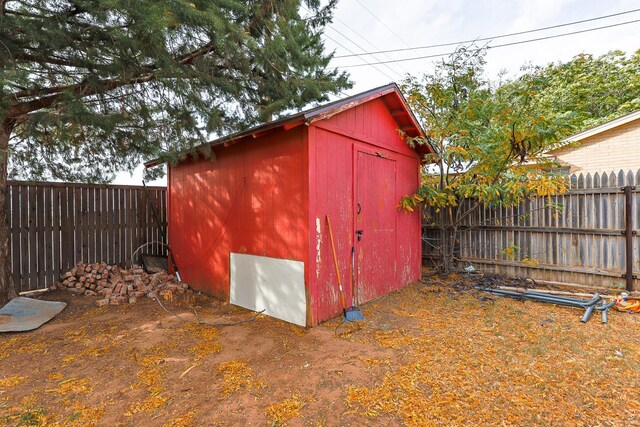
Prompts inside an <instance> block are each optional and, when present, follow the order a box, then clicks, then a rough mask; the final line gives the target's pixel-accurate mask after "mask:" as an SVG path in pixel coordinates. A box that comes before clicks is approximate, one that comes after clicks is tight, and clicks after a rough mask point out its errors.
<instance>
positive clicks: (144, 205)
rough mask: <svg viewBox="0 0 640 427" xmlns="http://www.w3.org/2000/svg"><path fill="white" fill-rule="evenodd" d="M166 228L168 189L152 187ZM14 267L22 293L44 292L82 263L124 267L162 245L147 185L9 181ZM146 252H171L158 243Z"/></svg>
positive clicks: (161, 219)
mask: <svg viewBox="0 0 640 427" xmlns="http://www.w3.org/2000/svg"><path fill="white" fill-rule="evenodd" d="M147 188H148V190H149V198H150V200H151V203H153V204H154V206H156V210H157V212H158V216H159V217H160V221H161V222H162V223H163V226H164V224H166V188H165V187H147ZM9 203H10V206H9V212H10V218H9V225H10V228H11V237H10V239H11V242H10V243H11V266H12V269H13V270H12V271H13V283H14V286H15V288H16V291H17V292H24V291H31V290H36V289H44V288H46V287H48V286H49V285H51V284H52V283H54V282H55V281H57V280H58V278H59V276H60V274H61V273H62V272H65V271H67V270H68V269H70V268H71V267H72V266H73V265H75V264H76V263H77V262H79V261H83V262H107V263H109V264H120V265H123V264H124V263H125V262H128V261H129V260H130V257H131V254H132V252H133V251H135V250H136V248H138V247H139V246H140V245H142V244H144V243H147V242H151V241H161V240H162V237H161V232H160V230H158V227H157V225H156V222H155V220H154V218H153V214H152V212H151V208H150V207H149V203H148V199H147V194H146V193H145V191H144V188H143V187H135V186H121V185H120V186H116V185H89V184H68V183H57V182H56V183H53V182H39V183H31V182H23V181H10V182H9ZM147 249H148V250H147V252H152V253H156V254H166V252H165V251H164V248H163V247H162V245H158V244H155V245H153V246H152V247H148V248H147Z"/></svg>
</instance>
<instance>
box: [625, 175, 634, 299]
mask: <svg viewBox="0 0 640 427" xmlns="http://www.w3.org/2000/svg"><path fill="white" fill-rule="evenodd" d="M633 190H635V187H634V186H632V185H627V186H626V187H624V228H625V230H624V237H625V242H626V250H625V254H626V258H627V259H626V261H627V262H626V273H625V279H626V280H627V286H626V288H627V291H633V281H634V279H635V278H636V276H635V275H634V274H633V236H634V235H635V234H636V232H635V231H633Z"/></svg>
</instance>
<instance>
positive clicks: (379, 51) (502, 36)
mask: <svg viewBox="0 0 640 427" xmlns="http://www.w3.org/2000/svg"><path fill="white" fill-rule="evenodd" d="M639 11H640V9H633V10H628V11H626V12H618V13H613V14H611V15H603V16H598V17H595V18H589V19H583V20H580V21H573V22H567V23H565V24H558V25H551V26H549V27H542V28H536V29H533V30H527V31H518V32H516V33H509V34H501V35H498V36H493V37H482V38H477V39H473V40H463V41H458V42H449V43H440V44H432V45H426V46H416V47H407V48H399V49H388V50H378V51H371V52H365V53H356V54H352V55H340V56H334V58H335V59H338V58H349V57H353V56H364V55H373V54H380V53H391V52H405V51H408V50H419V49H432V48H436V47H445V46H456V45H461V44H466V43H473V42H478V41H486V40H495V39H501V38H505V37H513V36H519V35H522V34H530V33H536V32H539V31H545V30H551V29H554V28H562V27H567V26H570V25H576V24H582V23H585V22H592V21H598V20H601V19H607V18H612V17H614V16H621V15H627V14H629V13H635V12H639ZM405 44H406V43H405Z"/></svg>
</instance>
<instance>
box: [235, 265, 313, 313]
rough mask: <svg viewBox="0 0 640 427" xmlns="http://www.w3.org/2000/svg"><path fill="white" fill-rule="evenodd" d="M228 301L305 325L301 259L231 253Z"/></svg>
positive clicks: (305, 306) (305, 308)
mask: <svg viewBox="0 0 640 427" xmlns="http://www.w3.org/2000/svg"><path fill="white" fill-rule="evenodd" d="M230 263H231V290H230V301H231V304H235V305H239V306H240V307H244V308H248V309H249V310H254V311H262V310H264V313H265V314H268V315H269V316H273V317H276V318H278V319H281V320H284V321H286V322H291V323H295V324H296V325H300V326H306V323H307V301H306V292H305V288H304V263H303V262H301V261H291V260H288V259H280V258H269V257H264V256H256V255H246V254H235V253H232V254H231V260H230Z"/></svg>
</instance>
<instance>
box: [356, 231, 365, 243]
mask: <svg viewBox="0 0 640 427" xmlns="http://www.w3.org/2000/svg"><path fill="white" fill-rule="evenodd" d="M362 233H364V230H356V237H357V238H358V242H359V241H360V240H362Z"/></svg>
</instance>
